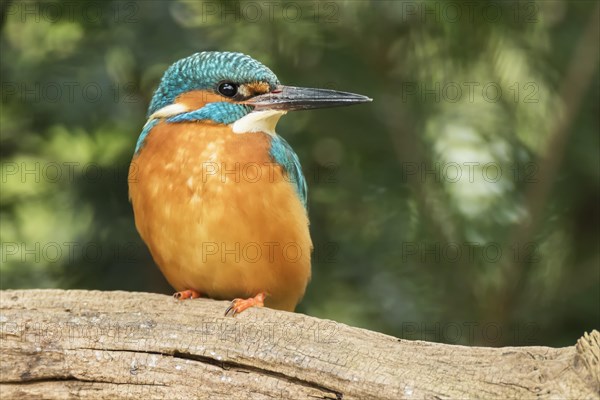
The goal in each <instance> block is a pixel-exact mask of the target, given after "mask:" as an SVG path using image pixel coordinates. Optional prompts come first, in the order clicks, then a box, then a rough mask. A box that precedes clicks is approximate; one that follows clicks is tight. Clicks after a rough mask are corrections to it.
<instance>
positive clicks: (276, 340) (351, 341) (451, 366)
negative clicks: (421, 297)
mask: <svg viewBox="0 0 600 400" xmlns="http://www.w3.org/2000/svg"><path fill="white" fill-rule="evenodd" d="M225 308H226V303H225V302H217V301H213V300H207V299H199V300H193V301H184V302H176V301H174V300H172V299H170V298H169V297H167V296H164V295H158V294H149V293H127V292H98V291H83V290H74V291H62V290H24V291H2V292H0V326H1V345H0V347H1V351H2V362H1V364H0V393H1V396H2V398H11V399H12V398H31V397H35V398H52V399H56V398H89V399H108V398H110V399H113V398H131V397H137V398H139V396H145V398H171V399H175V398H177V399H179V398H202V399H204V398H206V399H221V398H222V399H225V398H227V399H230V398H233V399H238V398H239V399H274V398H277V399H279V398H293V399H399V398H427V399H448V398H461V399H464V398H490V399H491V398H502V399H506V398H520V399H522V398H534V397H535V398H578V399H582V398H586V399H590V398H594V399H600V395H599V394H598V393H599V392H600V378H599V372H598V371H599V359H600V334H599V333H598V332H597V331H593V332H592V333H591V334H589V335H588V334H585V335H584V337H582V338H581V339H579V341H578V342H577V344H576V346H571V347H566V348H561V349H554V348H548V347H504V348H482V347H464V346H452V345H445V344H438V343H428V342H422V341H408V340H401V339H397V338H394V337H391V336H386V335H383V334H380V333H376V332H371V331H367V330H364V329H359V328H353V327H349V326H346V325H343V324H340V323H336V322H333V321H328V320H320V319H317V318H312V317H309V316H306V315H302V314H293V313H287V312H281V311H274V310H270V309H251V310H248V311H245V312H244V313H243V314H241V315H239V316H238V317H236V318H225V317H222V315H223V312H224V310H225Z"/></svg>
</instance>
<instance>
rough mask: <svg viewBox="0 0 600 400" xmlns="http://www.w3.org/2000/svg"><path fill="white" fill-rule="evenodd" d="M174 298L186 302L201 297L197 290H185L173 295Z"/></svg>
mask: <svg viewBox="0 0 600 400" xmlns="http://www.w3.org/2000/svg"><path fill="white" fill-rule="evenodd" d="M173 297H174V298H175V299H176V300H185V299H197V298H198V297H200V293H199V292H198V291H197V290H194V289H190V290H183V291H181V292H176V293H173Z"/></svg>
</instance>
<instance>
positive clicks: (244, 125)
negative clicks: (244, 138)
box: [231, 110, 287, 136]
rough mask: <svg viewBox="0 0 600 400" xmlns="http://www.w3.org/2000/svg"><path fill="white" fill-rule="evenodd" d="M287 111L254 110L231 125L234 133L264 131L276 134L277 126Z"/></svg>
mask: <svg viewBox="0 0 600 400" xmlns="http://www.w3.org/2000/svg"><path fill="white" fill-rule="evenodd" d="M286 113H287V111H282V110H265V111H252V112H251V113H250V114H248V115H245V116H244V117H242V118H240V119H238V120H237V121H235V122H234V123H233V124H232V125H231V129H232V130H233V132H234V133H250V132H264V133H267V134H269V135H272V136H275V126H276V125H277V122H278V121H279V118H281V117H282V116H283V115H285V114H286Z"/></svg>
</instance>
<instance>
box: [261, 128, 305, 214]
mask: <svg viewBox="0 0 600 400" xmlns="http://www.w3.org/2000/svg"><path fill="white" fill-rule="evenodd" d="M269 154H270V155H271V157H272V158H273V160H274V161H275V162H276V163H278V164H279V165H281V166H282V167H283V169H284V171H285V172H286V174H287V177H288V179H289V181H290V183H292V185H294V187H295V188H296V193H297V194H298V196H299V197H300V200H301V201H302V204H303V205H304V207H305V208H307V194H308V188H307V186H306V179H304V174H303V173H302V166H301V165H300V159H299V158H298V155H296V153H295V152H294V150H293V149H292V147H291V146H290V145H289V143H288V142H287V141H286V140H285V139H284V138H282V137H281V136H274V137H273V138H272V139H271V149H270V150H269Z"/></svg>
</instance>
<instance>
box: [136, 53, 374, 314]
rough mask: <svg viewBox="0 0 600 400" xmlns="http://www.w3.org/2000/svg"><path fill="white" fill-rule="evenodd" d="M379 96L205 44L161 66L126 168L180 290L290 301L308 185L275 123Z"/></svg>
mask: <svg viewBox="0 0 600 400" xmlns="http://www.w3.org/2000/svg"><path fill="white" fill-rule="evenodd" d="M368 101H371V99H370V98H368V97H366V96H362V95H358V94H353V93H347V92H340V91H335V90H330V89H311V88H301V87H292V86H283V85H281V84H280V82H279V80H278V79H277V76H275V74H274V73H273V72H272V71H271V70H270V69H269V68H267V67H266V66H264V65H263V64H261V63H260V62H258V61H256V60H254V59H253V58H251V57H249V56H247V55H244V54H241V53H234V52H212V51H206V52H201V53H196V54H193V55H191V56H189V57H186V58H183V59H181V60H179V61H176V62H175V63H174V64H172V65H171V66H170V67H169V68H168V69H167V70H166V72H165V73H164V75H163V77H162V79H161V81H160V84H159V86H158V89H157V90H156V92H155V93H154V95H153V97H152V100H151V102H150V106H149V108H148V113H147V118H148V119H147V122H146V124H145V125H144V127H143V129H142V132H141V134H140V136H139V138H138V140H137V144H136V147H135V152H134V156H133V159H132V161H131V165H130V168H129V198H130V201H131V203H132V206H133V211H134V216H135V225H136V228H137V230H138V232H139V234H140V236H141V237H142V239H143V240H144V242H145V243H146V245H147V246H148V248H149V250H150V253H151V254H152V257H153V259H154V261H155V262H156V264H157V265H158V267H159V268H160V270H161V272H162V273H163V275H164V276H165V278H166V279H167V281H168V282H169V284H170V285H171V286H172V287H173V288H174V289H175V290H176V291H177V292H176V293H175V294H174V297H175V298H176V299H178V300H185V299H195V298H198V297H201V296H205V297H209V298H212V299H216V300H231V303H230V305H229V307H228V308H227V309H226V311H225V316H228V315H232V316H235V315H236V314H239V313H240V312H242V311H244V310H246V309H248V308H250V307H262V306H266V307H270V308H274V309H280V310H286V311H294V310H295V308H296V305H297V304H298V303H299V302H300V300H301V299H302V297H303V295H304V292H305V290H306V286H307V284H308V282H309V280H310V276H311V251H312V241H311V238H310V234H309V229H308V225H309V221H308V212H307V185H306V180H305V178H304V176H303V173H302V168H301V166H300V161H299V159H298V156H297V155H296V153H295V152H294V151H293V150H292V148H291V146H290V145H289V144H288V142H287V141H286V140H285V139H284V138H282V137H281V136H279V135H277V134H276V133H275V126H276V124H277V122H278V121H279V119H280V118H281V116H282V115H284V114H286V113H287V112H288V111H295V110H307V109H315V108H323V107H333V106H344V105H351V104H357V103H364V102H368Z"/></svg>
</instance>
